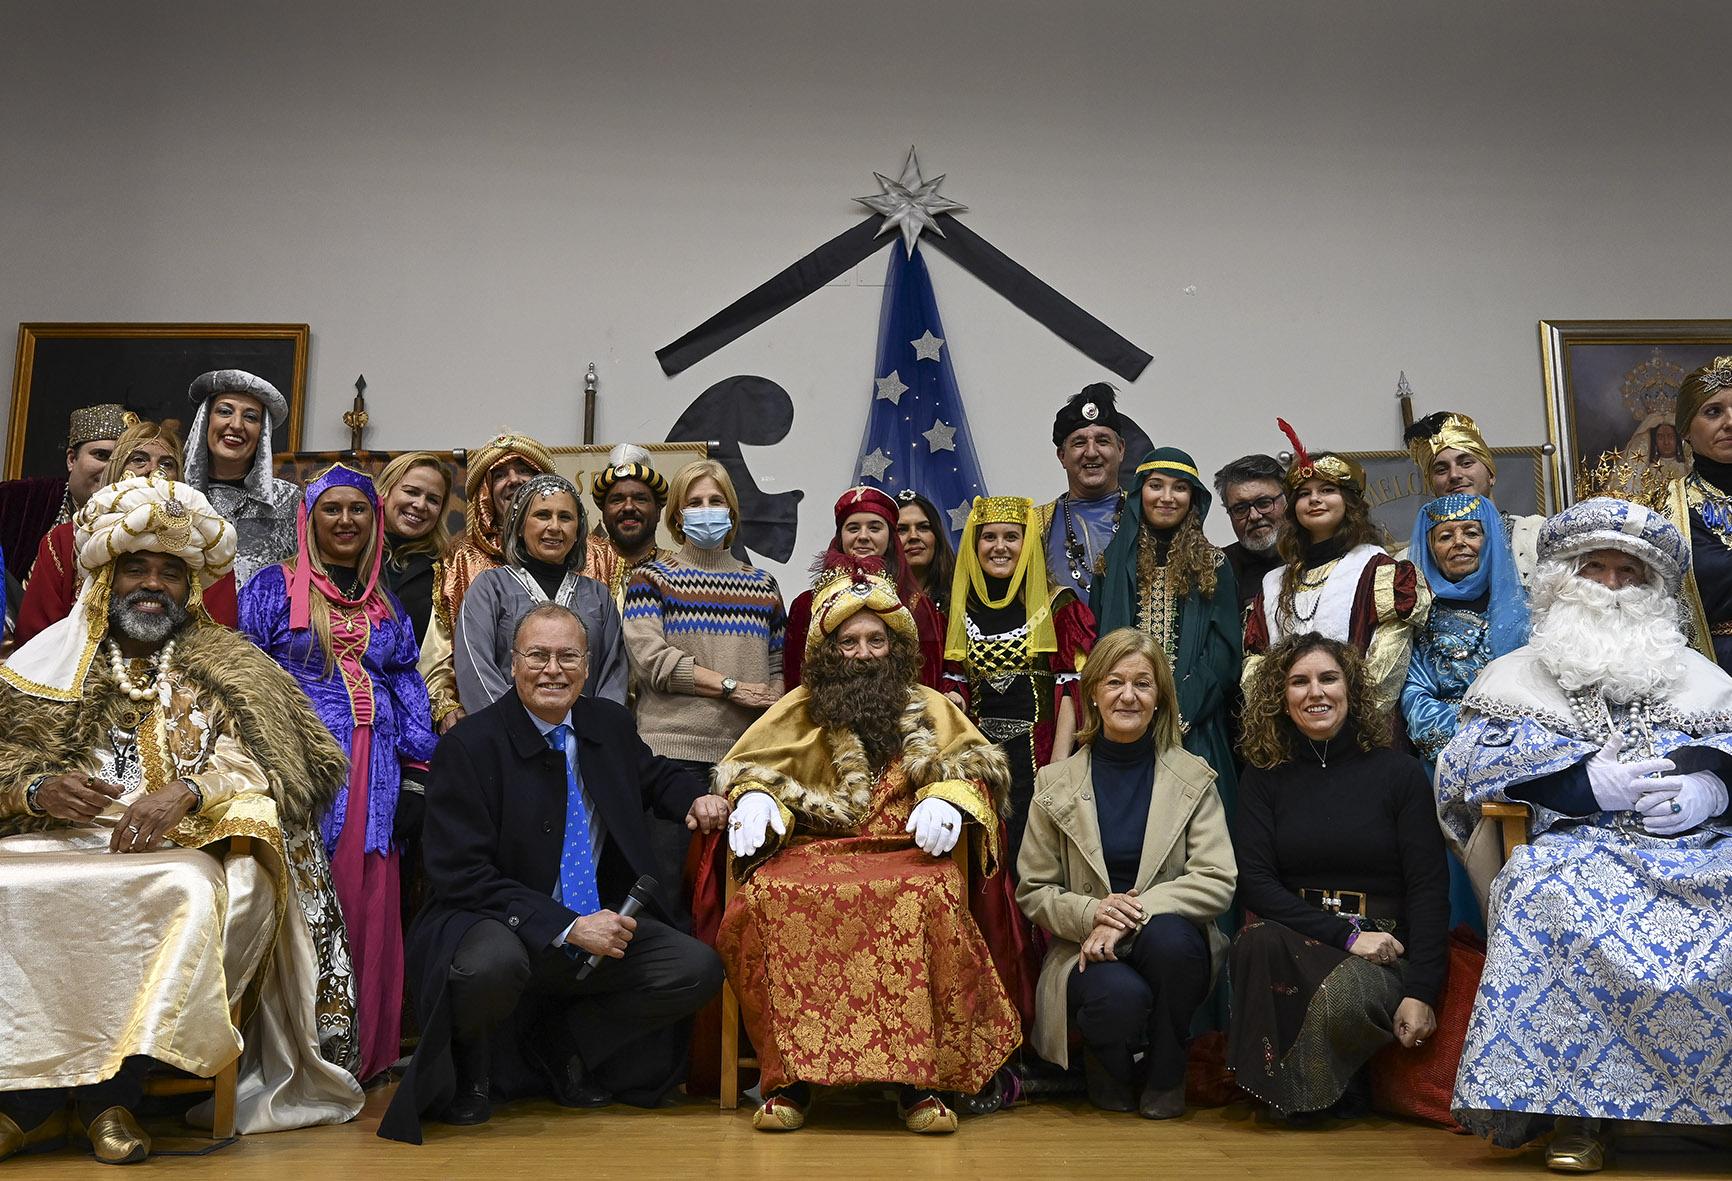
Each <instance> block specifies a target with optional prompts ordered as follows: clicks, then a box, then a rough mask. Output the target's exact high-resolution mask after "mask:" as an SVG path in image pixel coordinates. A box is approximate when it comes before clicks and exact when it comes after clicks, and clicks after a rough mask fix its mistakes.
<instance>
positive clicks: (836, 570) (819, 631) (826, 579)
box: [806, 564, 920, 662]
mask: <svg viewBox="0 0 1732 1181" xmlns="http://www.w3.org/2000/svg"><path fill="white" fill-rule="evenodd" d="M861 611H871V612H874V613H875V614H877V616H878V617H879V618H880V619H882V620H883V621H884V622H885V624H886V625H887V626H888V627H889V628H890V630H891V631H893V632H897V633H898V634H900V635H901V636H903V637H904V638H905V639H907V640H908V641H909V642H910V643H912V644H915V645H917V646H918V645H919V643H920V629H919V628H918V627H916V626H915V624H914V616H913V615H911V614H909V612H908V608H907V607H905V606H903V605H902V596H901V595H900V594H898V593H897V591H896V584H895V583H893V582H891V581H890V580H889V579H887V578H885V577H884V576H883V575H882V574H877V573H871V572H868V571H865V570H860V569H856V568H852V567H850V566H848V565H847V564H842V565H837V566H832V567H830V568H829V569H827V570H826V571H825V572H824V574H823V575H822V576H821V577H820V578H819V581H818V585H817V586H816V587H815V588H814V589H813V591H812V626H811V627H810V628H809V629H808V630H807V632H806V660H807V661H808V662H810V661H811V659H812V656H813V654H814V653H816V652H817V651H818V645H819V644H821V643H823V642H824V638H825V637H826V636H830V635H833V634H834V633H835V631H836V629H837V628H839V627H841V626H842V625H843V624H844V623H846V622H848V620H850V619H852V618H853V617H854V616H855V615H856V614H858V613H859V612H861Z"/></svg>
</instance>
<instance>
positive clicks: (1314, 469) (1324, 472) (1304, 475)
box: [1275, 418, 1365, 496]
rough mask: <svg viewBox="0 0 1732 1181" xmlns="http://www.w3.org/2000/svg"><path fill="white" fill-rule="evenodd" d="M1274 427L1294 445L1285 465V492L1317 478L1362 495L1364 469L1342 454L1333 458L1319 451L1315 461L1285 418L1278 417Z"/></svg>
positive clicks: (1363, 489)
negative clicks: (1343, 485)
mask: <svg viewBox="0 0 1732 1181" xmlns="http://www.w3.org/2000/svg"><path fill="white" fill-rule="evenodd" d="M1275 425H1276V426H1278V427H1280V428H1281V433H1282V434H1284V435H1286V436H1287V440H1288V442H1290V443H1292V444H1293V462H1292V463H1291V464H1289V465H1288V466H1287V490H1288V491H1289V492H1291V491H1293V490H1294V489H1296V488H1298V487H1299V485H1301V484H1303V483H1304V482H1305V481H1306V480H1310V479H1314V478H1318V479H1324V480H1332V481H1334V482H1335V483H1337V484H1346V485H1348V486H1349V487H1351V488H1352V489H1353V491H1355V492H1357V493H1359V495H1361V496H1363V495H1365V469H1364V468H1362V467H1360V466H1359V465H1358V464H1357V463H1355V462H1353V461H1352V460H1351V459H1348V458H1347V457H1346V456H1344V455H1336V454H1334V453H1333V452H1330V451H1323V452H1320V453H1319V454H1318V455H1317V457H1316V458H1315V459H1313V458H1312V457H1311V454H1310V452H1308V451H1306V450H1305V444H1303V443H1301V442H1300V441H1299V433H1298V432H1297V431H1295V430H1294V429H1293V427H1292V425H1291V424H1290V423H1288V421H1287V420H1286V419H1285V418H1277V419H1276V420H1275Z"/></svg>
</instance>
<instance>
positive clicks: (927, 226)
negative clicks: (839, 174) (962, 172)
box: [854, 148, 968, 257]
mask: <svg viewBox="0 0 1732 1181" xmlns="http://www.w3.org/2000/svg"><path fill="white" fill-rule="evenodd" d="M872 175H873V176H874V177H875V178H877V181H878V188H879V189H880V192H879V193H877V194H876V195H875V196H871V197H856V198H854V200H856V201H858V202H860V204H862V205H864V206H866V208H868V209H870V210H872V211H873V212H874V213H882V214H883V215H884V224H883V225H882V226H880V227H879V229H878V232H879V233H880V234H883V233H887V232H888V231H889V230H890V229H891V228H892V227H894V228H896V229H899V230H901V231H902V246H903V248H904V249H906V250H907V251H908V254H909V257H913V255H914V244H915V243H916V242H918V241H919V240H920V231H921V230H931V231H932V232H933V233H935V234H937V235H938V236H939V237H943V236H944V231H943V230H942V229H940V228H939V225H938V223H937V222H936V221H935V220H934V219H935V218H936V217H937V216H938V215H939V214H940V213H966V212H967V211H968V206H966V205H963V204H961V203H960V202H957V201H952V200H951V199H950V198H948V197H940V196H939V195H938V186H939V185H941V184H943V183H944V177H943V175H939V176H935V177H933V178H932V179H931V180H926V179H925V178H923V177H922V176H921V175H920V161H919V160H917V159H915V158H914V149H913V148H909V149H908V159H907V160H906V161H904V162H903V165H902V175H901V177H900V178H898V179H896V180H891V179H890V178H889V177H887V176H885V175H884V174H883V173H882V172H874V173H873V174H872Z"/></svg>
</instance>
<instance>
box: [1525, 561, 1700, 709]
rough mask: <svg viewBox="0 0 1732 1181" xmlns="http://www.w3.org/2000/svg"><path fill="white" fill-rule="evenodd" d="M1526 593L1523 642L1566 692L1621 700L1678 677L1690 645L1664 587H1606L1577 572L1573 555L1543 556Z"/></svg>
mask: <svg viewBox="0 0 1732 1181" xmlns="http://www.w3.org/2000/svg"><path fill="white" fill-rule="evenodd" d="M1531 596H1532V601H1533V632H1532V635H1531V636H1530V638H1529V640H1528V644H1529V646H1530V647H1532V648H1533V650H1534V652H1535V654H1536V655H1538V657H1539V658H1540V663H1541V664H1543V665H1544V666H1545V667H1546V669H1547V670H1548V671H1549V672H1550V673H1551V674H1552V675H1553V676H1554V677H1556V678H1557V679H1558V684H1559V686H1561V687H1562V688H1563V689H1564V690H1565V691H1566V692H1572V693H1573V692H1577V691H1579V690H1582V689H1597V690H1599V691H1600V692H1601V693H1603V694H1604V695H1605V697H1606V699H1607V700H1608V701H1614V702H1618V703H1619V704H1624V703H1627V702H1631V701H1634V700H1636V699H1637V698H1641V697H1645V698H1653V697H1663V696H1667V695H1669V694H1671V693H1672V692H1673V691H1675V690H1676V689H1677V688H1678V686H1679V685H1680V684H1682V682H1683V679H1684V669H1685V662H1684V655H1685V653H1686V652H1687V651H1688V650H1689V644H1688V643H1687V642H1686V641H1685V639H1684V633H1683V631H1682V630H1681V629H1680V627H1679V625H1678V602H1677V599H1676V598H1675V597H1674V596H1672V595H1670V594H1667V593H1666V588H1665V587H1664V586H1661V585H1658V584H1657V583H1656V582H1648V583H1645V584H1643V585H1641V586H1627V587H1624V588H1623V589H1622V590H1611V589H1609V588H1607V587H1603V586H1601V585H1600V584H1599V583H1597V582H1592V581H1589V580H1588V579H1586V578H1582V577H1580V576H1578V575H1577V574H1576V568H1575V563H1574V562H1559V561H1550V560H1548V561H1545V562H1542V563H1540V565H1539V568H1538V569H1536V570H1535V571H1534V578H1533V585H1532V587H1531Z"/></svg>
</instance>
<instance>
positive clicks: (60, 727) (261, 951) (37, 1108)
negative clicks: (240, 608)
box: [0, 476, 361, 1164]
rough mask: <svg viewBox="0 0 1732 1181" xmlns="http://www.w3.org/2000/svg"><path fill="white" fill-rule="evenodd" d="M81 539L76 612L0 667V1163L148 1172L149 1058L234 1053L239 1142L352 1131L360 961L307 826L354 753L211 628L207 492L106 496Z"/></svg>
mask: <svg viewBox="0 0 1732 1181" xmlns="http://www.w3.org/2000/svg"><path fill="white" fill-rule="evenodd" d="M73 541H74V545H75V547H76V551H77V559H78V562H79V564H80V566H81V567H82V568H83V571H84V574H85V580H84V585H83V588H82V591H81V593H80V596H79V598H78V600H77V602H76V603H74V605H73V608H72V611H71V613H70V614H69V615H67V617H66V618H64V619H62V620H60V621H58V622H57V623H54V624H52V625H51V626H49V627H48V628H46V629H45V630H44V631H42V632H41V633H39V634H38V635H36V636H35V637H34V638H32V639H31V640H30V642H29V643H27V644H25V645H24V646H23V647H22V648H20V649H19V650H18V651H17V652H15V653H13V655H12V658H11V659H10V660H9V661H7V663H6V665H5V667H4V668H0V947H4V949H5V952H4V955H3V956H0V1030H3V1031H4V1033H3V1034H0V1039H3V1042H4V1048H3V1049H0V1158H4V1157H7V1156H10V1155H12V1154H13V1153H15V1152H19V1151H23V1150H31V1149H37V1148H46V1147H48V1146H49V1145H50V1144H52V1143H54V1142H56V1141H58V1140H60V1139H63V1138H64V1137H65V1136H66V1134H67V1133H68V1132H69V1131H71V1132H77V1131H79V1130H80V1129H82V1132H83V1134H84V1135H85V1136H87V1137H88V1138H89V1141H90V1147H91V1149H92V1151H93V1152H94V1153H95V1155H96V1159H97V1160H99V1161H102V1162H104V1163H106V1164H130V1163H133V1162H135V1161H140V1160H143V1159H144V1158H145V1157H146V1156H148V1155H149V1153H150V1137H149V1136H148V1135H146V1134H145V1132H144V1131H143V1130H142V1129H141V1128H140V1127H139V1126H138V1123H137V1121H136V1119H135V1118H134V1116H133V1110H134V1109H135V1108H136V1107H137V1104H138V1101H139V1099H140V1097H141V1095H142V1093H143V1089H144V1076H145V1074H146V1072H147V1071H148V1070H149V1069H150V1068H151V1067H152V1066H153V1065H167V1066H173V1067H176V1068H178V1069H180V1070H184V1071H188V1072H190V1073H192V1074H196V1075H200V1076H204V1077H211V1076H214V1075H216V1074H217V1073H218V1072H219V1071H220V1070H222V1069H223V1068H224V1067H226V1066H228V1065H229V1064H231V1063H234V1062H235V1060H236V1058H237V1057H238V1058H239V1060H240V1061H239V1065H238V1067H237V1074H238V1079H239V1082H238V1087H237V1102H236V1127H237V1129H238V1130H239V1131H242V1132H258V1131H272V1130H278V1129H284V1128H295V1127H302V1126H305V1125H307V1124H317V1123H337V1122H341V1121H343V1120H346V1119H349V1118H350V1117H351V1116H353V1115H354V1114H355V1113H356V1112H357V1111H359V1110H360V1107H361V1089H360V1087H358V1086H357V1085H356V1084H355V1080H354V1079H353V1078H352V1077H351V1075H350V1071H352V1070H354V1069H355V1067H356V1066H358V1065H359V1063H358V1061H357V1056H356V1042H355V1012H354V995H353V991H352V988H351V985H350V977H349V956H348V949H347V947H346V946H345V945H344V942H343V931H342V926H341V922H342V920H341V919H340V917H338V915H339V912H338V909H337V900H336V896H335V894H333V893H332V891H331V878H330V867H329V865H328V863H327V862H326V860H325V852H324V846H323V844H322V843H321V842H320V840H319V837H318V833H317V830H316V829H314V828H313V827H311V826H312V823H313V820H314V818H315V817H317V816H318V814H319V813H320V812H322V811H323V810H324V808H325V807H326V806H327V805H328V804H329V802H330V801H331V799H332V798H333V796H334V795H335V792H336V788H337V786H338V785H339V784H341V783H342V782H343V779H344V777H345V776H346V775H347V773H348V760H347V759H346V758H345V757H344V755H343V752H342V751H341V750H340V749H338V747H337V745H336V743H334V742H332V741H331V735H330V732H329V731H328V730H326V729H325V727H324V725H323V724H322V723H321V722H320V721H319V719H318V717H317V716H316V715H315V714H314V713H313V711H312V708H311V707H310V706H309V705H308V703H307V699H306V697H305V696H304V695H303V694H302V693H301V691H300V688H299V687H298V686H297V685H296V684H295V682H294V681H293V680H291V679H290V678H289V676H288V674H287V673H285V672H283V670H282V669H280V668H278V667H277V665H276V664H275V663H273V662H272V661H271V660H270V659H269V658H268V657H266V656H265V655H264V654H263V653H261V652H260V651H259V650H258V649H257V648H254V647H253V646H252V645H251V644H249V643H248V642H247V641H246V640H245V639H244V638H242V637H241V636H239V635H237V634H236V633H235V632H233V631H231V630H229V629H228V628H226V627H223V626H221V625H220V624H216V623H213V622H211V620H210V617H209V616H208V615H207V614H206V612H205V608H204V601H203V592H202V590H201V587H209V586H210V585H211V584H212V583H214V582H216V581H218V580H219V579H221V578H222V577H223V576H224V575H225V574H227V573H228V570H229V567H230V565H231V563H232V562H233V561H234V554H235V531H234V527H233V526H232V525H230V524H229V523H228V522H227V521H225V520H224V519H223V518H222V517H220V516H218V515H217V513H216V512H215V510H213V509H212V508H211V506H210V503H209V502H208V501H207V500H206V499H205V498H204V496H203V495H202V494H201V493H199V492H198V491H197V490H196V489H194V488H192V487H190V486H188V485H186V484H180V483H176V482H172V481H169V480H165V479H162V478H160V477H157V476H134V477H131V478H129V479H126V480H122V481H120V482H119V483H117V484H110V485H108V486H107V487H105V488H102V489H99V490H98V491H96V492H95V493H93V494H92V495H91V497H90V499H89V500H87V501H85V503H84V506H83V507H82V508H81V509H79V511H78V513H77V514H76V515H75V516H74V518H73ZM238 837H246V838H249V841H248V843H249V844H250V847H251V855H250V856H239V855H237V853H236V850H235V849H234V848H232V847H231V846H232V843H233V838H238ZM243 997H247V998H249V1003H248V1004H247V1005H246V1006H244V1008H245V1009H246V1011H247V1016H246V1017H245V1018H243V1019H242V1021H241V1026H240V1028H238V1029H237V1028H236V1026H235V1024H234V1023H233V1022H232V1021H231V1019H230V1014H231V1009H232V1008H235V1007H243V1006H241V1005H240V1002H241V1000H242V998H243ZM243 1034H244V1039H243ZM243 1040H244V1046H245V1049H244V1051H243V1049H242V1046H243ZM69 1100H70V1103H69V1102H68V1101H69ZM69 1107H70V1115H72V1116H73V1117H75V1118H74V1119H73V1120H72V1121H70V1123H69V1121H68V1119H67V1116H68V1114H69V1112H68V1108H69ZM223 1131H224V1132H225V1133H226V1131H227V1129H223Z"/></svg>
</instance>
